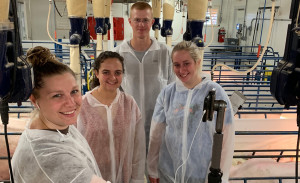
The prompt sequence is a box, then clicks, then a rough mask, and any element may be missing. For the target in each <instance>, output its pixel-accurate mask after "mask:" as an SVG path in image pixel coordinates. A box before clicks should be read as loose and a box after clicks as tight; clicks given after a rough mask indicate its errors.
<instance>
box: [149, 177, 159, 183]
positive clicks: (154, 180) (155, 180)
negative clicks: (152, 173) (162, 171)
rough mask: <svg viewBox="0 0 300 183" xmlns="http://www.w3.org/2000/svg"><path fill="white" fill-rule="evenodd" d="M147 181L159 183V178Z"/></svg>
mask: <svg viewBox="0 0 300 183" xmlns="http://www.w3.org/2000/svg"><path fill="white" fill-rule="evenodd" d="M149 181H150V183H159V178H152V177H149Z"/></svg>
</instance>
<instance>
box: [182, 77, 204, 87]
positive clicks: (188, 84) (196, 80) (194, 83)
mask: <svg viewBox="0 0 300 183" xmlns="http://www.w3.org/2000/svg"><path fill="white" fill-rule="evenodd" d="M201 81H202V78H201V76H200V75H198V76H197V78H195V80H194V81H193V82H192V83H183V85H184V86H185V87H187V88H188V89H193V88H195V86H197V85H198V84H199V83H201Z"/></svg>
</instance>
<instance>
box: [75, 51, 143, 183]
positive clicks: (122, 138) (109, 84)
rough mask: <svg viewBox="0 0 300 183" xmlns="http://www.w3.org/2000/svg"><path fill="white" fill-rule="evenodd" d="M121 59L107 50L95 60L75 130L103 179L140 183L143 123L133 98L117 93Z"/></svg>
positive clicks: (120, 92) (120, 81)
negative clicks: (89, 150) (85, 144)
mask: <svg viewBox="0 0 300 183" xmlns="http://www.w3.org/2000/svg"><path fill="white" fill-rule="evenodd" d="M123 60H124V59H123V57H122V56H120V55H119V54H118V53H116V52H111V51H106V52H102V53H101V54H100V55H99V56H98V58H97V59H96V60H95V63H94V72H95V76H96V77H95V78H94V84H93V85H94V87H95V88H94V89H93V90H92V91H89V92H87V93H86V94H85V95H84V97H83V101H82V109H81V112H80V114H79V117H78V122H77V128H78V130H79V131H80V132H81V133H82V135H83V136H84V137H85V138H86V139H87V141H88V143H89V145H90V147H91V149H92V151H93V153H94V156H95V158H96V161H97V163H98V166H99V169H100V171H101V175H102V176H103V178H104V179H105V180H111V181H112V182H114V183H130V182H143V181H144V170H145V158H146V157H145V156H146V152H145V151H146V147H145V131H144V123H143V122H142V120H141V119H142V117H141V112H140V110H139V108H138V106H137V104H136V102H135V100H134V99H133V97H132V96H130V95H128V94H126V93H124V92H122V91H120V90H119V87H120V86H121V83H122V77H123V73H124V72H125V71H124V63H123Z"/></svg>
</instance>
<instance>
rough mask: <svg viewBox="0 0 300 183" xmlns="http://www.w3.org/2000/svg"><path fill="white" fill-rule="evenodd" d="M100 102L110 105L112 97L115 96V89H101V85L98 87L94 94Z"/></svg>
mask: <svg viewBox="0 0 300 183" xmlns="http://www.w3.org/2000/svg"><path fill="white" fill-rule="evenodd" d="M94 96H95V97H96V98H97V99H98V100H99V101H100V102H101V103H102V104H104V105H107V106H110V104H111V103H112V102H113V101H114V99H115V98H116V96H117V90H116V91H113V92H112V91H108V90H103V89H102V88H101V87H99V88H98V89H97V90H96V93H95V95H94Z"/></svg>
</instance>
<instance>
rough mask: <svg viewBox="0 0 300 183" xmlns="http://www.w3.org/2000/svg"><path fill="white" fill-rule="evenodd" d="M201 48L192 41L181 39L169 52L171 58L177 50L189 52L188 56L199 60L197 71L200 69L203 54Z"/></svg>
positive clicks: (196, 60)
mask: <svg viewBox="0 0 300 183" xmlns="http://www.w3.org/2000/svg"><path fill="white" fill-rule="evenodd" d="M201 49H202V48H199V47H198V46H197V45H196V44H195V43H194V42H192V41H181V42H180V43H178V44H176V45H175V46H174V48H173V50H172V53H171V58H172V60H173V55H174V53H175V52H177V51H181V50H184V51H187V52H189V54H190V56H191V57H192V59H193V60H194V61H195V63H196V62H201V63H200V68H199V71H202V63H203V61H202V58H203V57H202V56H203V50H201Z"/></svg>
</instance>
